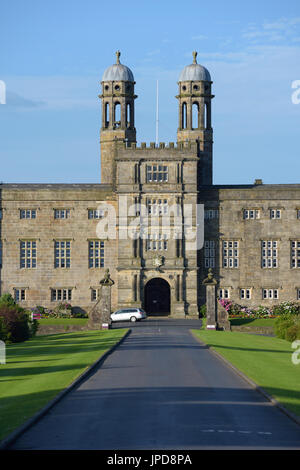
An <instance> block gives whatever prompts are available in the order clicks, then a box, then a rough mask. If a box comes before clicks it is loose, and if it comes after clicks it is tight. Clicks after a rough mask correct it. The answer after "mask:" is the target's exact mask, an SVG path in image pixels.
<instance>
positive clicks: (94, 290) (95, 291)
mask: <svg viewBox="0 0 300 470" xmlns="http://www.w3.org/2000/svg"><path fill="white" fill-rule="evenodd" d="M90 290H91V302H97V300H99V298H100V287H90Z"/></svg>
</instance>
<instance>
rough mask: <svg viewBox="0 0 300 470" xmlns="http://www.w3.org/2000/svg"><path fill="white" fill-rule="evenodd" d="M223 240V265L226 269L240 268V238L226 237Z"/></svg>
mask: <svg viewBox="0 0 300 470" xmlns="http://www.w3.org/2000/svg"><path fill="white" fill-rule="evenodd" d="M221 242H222V244H221V250H222V267H223V268H224V269H238V268H239V267H240V239H234V238H226V239H222V240H221ZM225 244H227V245H225ZM231 250H233V251H231Z"/></svg>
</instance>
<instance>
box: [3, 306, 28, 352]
mask: <svg viewBox="0 0 300 470" xmlns="http://www.w3.org/2000/svg"><path fill="white" fill-rule="evenodd" d="M0 318H1V330H2V334H3V333H4V341H9V342H12V343H19V342H22V341H26V340H27V339H29V338H30V327H29V319H28V314H27V313H26V312H25V310H24V309H21V308H20V307H19V306H17V305H15V306H1V307H0Z"/></svg>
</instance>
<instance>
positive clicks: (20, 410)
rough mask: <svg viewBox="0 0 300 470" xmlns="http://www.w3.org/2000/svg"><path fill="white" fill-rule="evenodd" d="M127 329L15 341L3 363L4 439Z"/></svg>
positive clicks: (0, 419) (0, 427)
mask: <svg viewBox="0 0 300 470" xmlns="http://www.w3.org/2000/svg"><path fill="white" fill-rule="evenodd" d="M126 331H127V330H125V329H116V330H107V331H84V332H83V331H80V332H74V333H64V334H56V335H49V336H37V337H35V338H33V339H31V340H29V341H26V342H24V343H18V344H11V345H8V346H7V349H6V364H5V365H1V364H0V440H1V439H3V438H4V437H5V436H6V435H8V434H9V433H10V432H12V431H13V430H14V429H15V428H16V427H18V426H20V425H21V424H22V423H24V422H25V421H26V420H27V419H28V418H30V417H31V416H32V415H33V414H34V413H35V412H37V411H38V410H39V409H41V408H42V407H43V406H44V405H46V404H47V402H48V401H50V400H51V399H53V398H54V397H55V396H56V395H57V394H58V393H59V392H61V391H62V390H63V389H64V388H66V387H67V386H68V385H70V384H71V383H72V382H73V381H74V380H75V379H76V378H77V377H78V376H79V375H81V373H82V372H84V370H85V369H86V368H87V367H88V366H90V365H91V364H92V363H94V362H95V361H96V360H97V359H98V358H100V357H101V356H102V355H103V354H104V352H105V351H107V350H108V349H110V348H111V347H112V346H113V345H114V344H115V343H116V342H117V341H118V340H120V339H121V338H122V336H123V335H124V334H125V333H126Z"/></svg>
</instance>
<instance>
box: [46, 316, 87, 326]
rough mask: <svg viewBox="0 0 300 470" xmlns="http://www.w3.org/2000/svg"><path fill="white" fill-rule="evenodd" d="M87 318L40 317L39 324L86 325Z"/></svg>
mask: <svg viewBox="0 0 300 470" xmlns="http://www.w3.org/2000/svg"><path fill="white" fill-rule="evenodd" d="M87 322H88V318H42V319H41V320H39V324H40V325H51V326H52V325H65V326H68V325H81V326H85V325H87Z"/></svg>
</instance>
